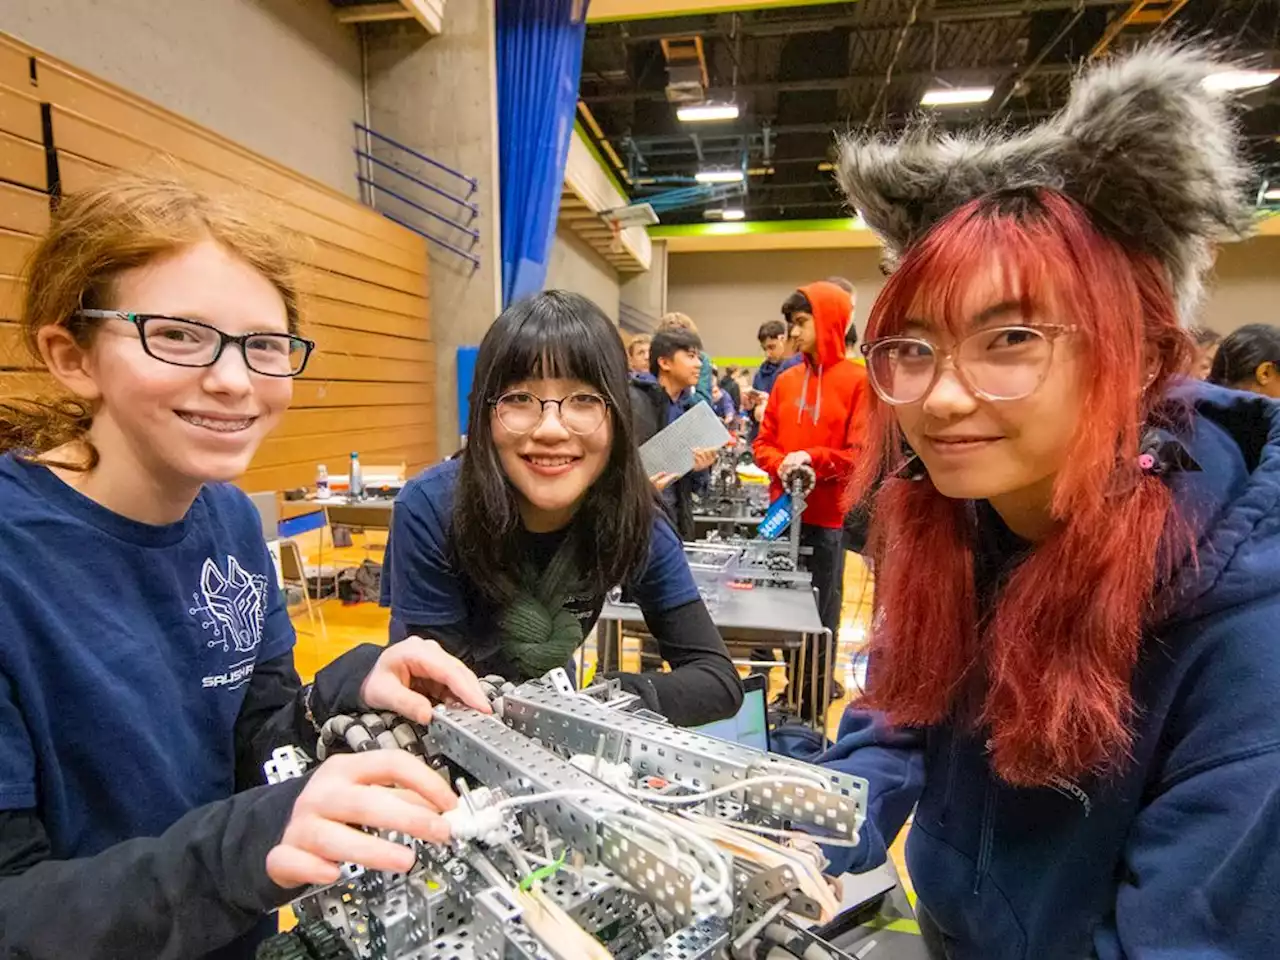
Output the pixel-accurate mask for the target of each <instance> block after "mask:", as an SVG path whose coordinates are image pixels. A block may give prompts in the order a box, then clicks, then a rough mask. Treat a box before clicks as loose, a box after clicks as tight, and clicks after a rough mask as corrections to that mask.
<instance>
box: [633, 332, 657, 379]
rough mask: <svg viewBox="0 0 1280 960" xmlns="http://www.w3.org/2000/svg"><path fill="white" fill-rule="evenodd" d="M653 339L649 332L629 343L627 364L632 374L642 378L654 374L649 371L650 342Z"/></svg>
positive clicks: (647, 377)
mask: <svg viewBox="0 0 1280 960" xmlns="http://www.w3.org/2000/svg"><path fill="white" fill-rule="evenodd" d="M652 339H653V338H652V337H650V336H649V335H648V334H640V335H639V336H636V337H632V338H631V342H630V343H628V344H627V366H628V368H629V369H630V372H631V376H633V377H640V378H641V379H642V380H645V379H649V378H650V377H652V376H653V375H652V374H651V373H650V372H649V343H650V341H651V340H652Z"/></svg>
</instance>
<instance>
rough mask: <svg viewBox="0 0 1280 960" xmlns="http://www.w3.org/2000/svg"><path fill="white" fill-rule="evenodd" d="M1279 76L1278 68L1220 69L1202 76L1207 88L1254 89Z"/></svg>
mask: <svg viewBox="0 0 1280 960" xmlns="http://www.w3.org/2000/svg"><path fill="white" fill-rule="evenodd" d="M1277 77H1280V70H1220V71H1218V72H1217V73H1211V74H1209V76H1207V77H1205V78H1204V85H1205V87H1206V88H1207V89H1209V90H1256V89H1257V88H1258V87H1265V86H1266V85H1267V84H1269V83H1272V82H1274V81H1275V79H1276V78H1277Z"/></svg>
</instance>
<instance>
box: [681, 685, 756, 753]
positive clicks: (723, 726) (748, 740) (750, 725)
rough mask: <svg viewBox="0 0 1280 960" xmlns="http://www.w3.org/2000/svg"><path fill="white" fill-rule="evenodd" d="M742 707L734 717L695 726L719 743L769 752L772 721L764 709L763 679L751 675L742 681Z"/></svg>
mask: <svg viewBox="0 0 1280 960" xmlns="http://www.w3.org/2000/svg"><path fill="white" fill-rule="evenodd" d="M742 685H743V688H744V693H743V695H742V706H741V707H740V708H739V709H738V712H737V713H736V714H734V715H733V716H732V717H729V718H727V719H725V720H716V721H715V722H714V723H708V724H704V725H703V726H701V727H694V729H695V730H697V731H698V732H699V733H705V734H706V735H707V736H709V737H715V738H716V739H717V740H728V741H729V742H730V743H740V744H742V746H744V747H751V748H753V749H755V750H765V751H767V750H768V749H769V722H768V717H767V715H766V706H765V680H764V677H761V676H758V675H752V676H750V677H747V678H746V679H744V680H743V682H742Z"/></svg>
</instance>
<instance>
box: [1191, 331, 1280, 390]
mask: <svg viewBox="0 0 1280 960" xmlns="http://www.w3.org/2000/svg"><path fill="white" fill-rule="evenodd" d="M1209 382H1210V383H1217V384H1221V385H1222V386H1224V387H1230V388H1231V389H1232V390H1248V391H1250V392H1252V393H1260V394H1262V395H1263V396H1266V397H1273V398H1276V399H1280V327H1274V326H1271V325H1270V324H1266V323H1250V324H1248V325H1247V326H1243V327H1241V328H1240V329H1239V330H1234V331H1232V332H1231V333H1229V334H1227V336H1226V337H1224V338H1223V340H1222V342H1221V343H1220V344H1218V352H1217V355H1216V356H1215V357H1214V358H1213V368H1212V370H1210V372H1209Z"/></svg>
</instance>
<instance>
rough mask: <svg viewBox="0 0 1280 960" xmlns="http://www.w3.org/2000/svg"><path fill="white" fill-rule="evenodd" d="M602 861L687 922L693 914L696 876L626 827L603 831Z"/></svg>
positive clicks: (675, 915)
mask: <svg viewBox="0 0 1280 960" xmlns="http://www.w3.org/2000/svg"><path fill="white" fill-rule="evenodd" d="M600 862H601V863H603V864H604V865H605V866H606V867H608V868H609V869H610V870H612V871H614V872H615V873H616V874H618V876H620V877H622V879H624V880H625V881H626V882H627V883H629V884H630V885H631V886H633V887H635V889H637V890H642V891H644V896H645V897H646V898H647V899H650V900H652V901H653V902H654V903H656V904H657V905H658V906H660V907H662V909H664V910H666V911H667V912H668V913H670V914H672V915H673V916H674V917H675V918H676V919H677V920H678V921H679V922H681V923H685V922H687V921H688V920H689V917H690V915H691V913H692V910H693V907H692V903H691V900H692V896H693V878H692V877H690V876H689V874H687V873H685V872H684V871H683V870H681V869H680V868H679V867H678V866H676V865H675V864H674V863H667V861H666V860H664V859H663V855H662V854H660V853H658V852H657V851H656V850H653V849H652V848H650V847H649V845H648V842H647V841H645V840H642V839H640V838H639V837H638V836H637V835H636V834H634V833H631V832H630V831H628V830H626V829H625V828H623V827H617V826H614V825H613V824H611V823H606V824H605V825H604V826H603V828H602V829H601V831H600Z"/></svg>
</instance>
